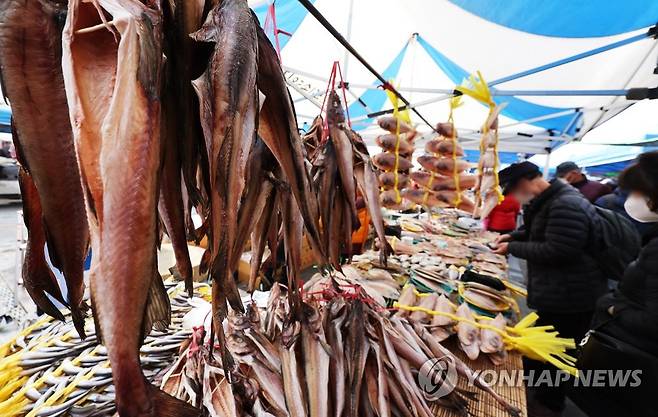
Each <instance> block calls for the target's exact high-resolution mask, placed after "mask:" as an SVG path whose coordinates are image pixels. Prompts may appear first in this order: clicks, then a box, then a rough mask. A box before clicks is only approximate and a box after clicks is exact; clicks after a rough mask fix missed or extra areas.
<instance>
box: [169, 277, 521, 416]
mask: <svg viewBox="0 0 658 417" xmlns="http://www.w3.org/2000/svg"><path fill="white" fill-rule="evenodd" d="M323 279H324V284H322V283H321V282H320V281H322V280H321V279H320V278H318V279H317V282H316V284H315V287H316V288H320V287H323V291H321V292H318V291H315V292H313V293H312V294H308V297H307V298H306V299H305V300H304V301H302V302H300V303H294V302H293V303H291V300H290V299H288V300H287V301H286V296H285V291H284V289H283V288H282V287H280V286H276V287H275V288H274V289H273V290H272V293H271V297H270V300H269V305H268V309H267V311H266V312H265V313H264V314H262V313H260V312H259V311H257V309H255V308H254V307H253V306H250V307H248V309H247V314H246V316H239V315H232V316H230V318H229V324H228V332H227V346H228V349H229V350H230V351H231V353H232V354H233V356H234V357H235V361H236V365H235V369H234V370H233V371H232V372H230V373H227V372H225V370H224V369H222V368H221V367H218V366H215V365H214V364H215V363H216V362H217V361H216V360H214V359H213V358H214V355H215V354H216V353H214V352H211V351H210V349H209V347H208V346H207V344H206V343H202V342H201V341H202V340H205V339H204V338H203V336H204V335H203V332H200V333H199V335H198V336H195V337H194V338H193V341H192V343H190V344H189V347H188V351H187V352H186V353H185V354H183V355H182V356H181V358H180V360H179V361H178V362H177V363H176V364H174V366H173V367H172V368H171V369H170V370H169V372H168V373H167V375H166V376H165V377H164V378H163V381H162V388H163V389H164V390H165V391H167V392H169V393H170V394H172V395H175V396H177V397H178V398H180V399H182V400H185V401H188V402H189V403H193V404H196V405H197V406H203V407H204V408H205V409H206V410H207V412H208V413H209V414H210V415H211V416H236V417H237V416H288V415H291V416H306V415H310V416H329V415H336V416H357V415H358V416H360V415H379V416H425V417H430V416H432V415H433V413H432V411H431V408H432V407H433V406H434V405H435V404H438V405H440V406H443V407H449V408H451V409H454V410H455V411H456V412H457V413H458V414H460V415H464V416H466V415H468V407H469V401H470V400H475V393H472V392H467V391H461V390H459V389H455V390H454V391H452V392H451V393H450V394H448V395H446V396H444V397H441V398H440V399H438V400H436V401H432V400H429V399H428V398H429V396H428V395H427V393H425V392H424V391H423V390H422V389H421V387H420V386H419V384H418V380H417V377H416V376H415V375H416V374H417V373H418V372H419V371H420V369H421V368H423V366H427V363H428V361H430V360H431V359H434V358H446V357H447V358H450V361H451V362H452V363H454V365H455V368H456V371H457V373H458V375H459V376H460V377H462V378H473V382H474V384H475V385H474V386H475V387H478V388H480V389H482V390H484V391H485V392H486V393H485V395H492V396H493V397H494V398H495V400H496V401H497V402H498V403H499V405H500V407H501V408H502V409H504V410H506V411H507V412H508V413H509V414H510V415H512V416H518V415H520V410H519V409H518V408H516V407H515V406H513V405H512V404H509V403H508V402H507V401H506V400H505V399H504V398H502V397H500V396H499V395H498V394H497V393H496V392H495V391H493V390H492V389H491V388H489V387H488V386H487V385H486V384H484V383H483V382H482V381H481V380H480V379H479V378H477V377H475V375H474V373H473V371H471V370H470V369H469V368H468V367H467V366H466V365H465V364H464V363H463V362H462V361H461V360H459V359H458V358H456V357H455V356H454V355H453V354H452V353H451V352H450V351H449V350H447V349H446V348H444V347H443V346H442V345H441V344H440V343H439V342H438V341H437V339H436V338H435V337H434V336H433V335H432V334H431V333H430V332H429V331H428V330H427V329H426V328H425V326H422V325H420V324H419V323H413V322H410V321H408V320H406V319H404V318H401V317H398V316H390V317H389V313H388V312H387V311H386V310H383V309H381V308H380V307H378V306H377V304H375V303H373V301H372V300H371V299H370V298H369V297H367V296H366V295H365V294H364V293H363V291H362V289H361V288H360V287H359V286H358V285H356V284H353V285H337V283H336V281H334V280H333V279H332V278H331V277H328V276H327V277H323ZM429 363H430V364H431V363H432V362H429ZM229 375H230V376H229ZM455 382H456V381H454V380H449V379H448V380H446V383H452V384H454V383H455Z"/></svg>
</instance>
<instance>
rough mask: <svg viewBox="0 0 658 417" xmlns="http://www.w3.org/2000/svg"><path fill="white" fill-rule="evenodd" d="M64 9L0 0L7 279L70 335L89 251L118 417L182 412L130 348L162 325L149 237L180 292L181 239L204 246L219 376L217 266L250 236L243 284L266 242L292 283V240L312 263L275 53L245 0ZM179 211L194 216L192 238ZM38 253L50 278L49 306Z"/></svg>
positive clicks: (228, 289)
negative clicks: (15, 226) (6, 125)
mask: <svg viewBox="0 0 658 417" xmlns="http://www.w3.org/2000/svg"><path fill="white" fill-rule="evenodd" d="M66 3H67V2H62V1H59V0H24V1H23V0H22V1H18V0H7V1H3V2H1V3H0V68H1V69H2V78H3V92H4V93H5V94H6V95H7V98H8V99H9V101H10V103H11V105H12V110H13V117H14V126H15V130H16V132H15V133H16V134H15V140H16V143H17V148H18V150H19V155H20V159H21V162H22V167H23V169H24V171H23V173H22V175H21V183H22V186H23V190H24V192H25V195H26V198H25V212H26V214H27V215H26V216H25V219H26V222H27V225H28V227H29V229H30V234H29V240H30V243H29V244H28V256H27V257H26V263H25V265H24V268H23V270H24V280H25V282H26V284H27V285H26V286H27V287H28V289H29V293H30V295H31V296H32V297H33V299H34V300H35V301H36V302H37V303H38V305H39V306H40V307H41V308H42V309H43V310H44V311H46V312H48V313H49V314H51V315H53V316H54V317H57V318H59V319H62V318H63V316H62V313H61V312H59V311H58V310H57V309H56V308H55V307H54V305H53V304H52V303H51V302H50V301H49V299H48V298H47V297H46V294H50V295H52V296H53V297H54V298H55V299H59V300H60V301H65V304H66V305H67V306H68V307H69V308H70V310H71V313H72V318H73V321H74V323H75V325H76V329H77V331H78V333H79V335H80V336H81V337H84V336H85V329H84V311H85V309H86V306H85V303H84V302H83V293H84V283H83V279H82V278H83V262H84V259H85V257H86V256H87V253H88V247H89V244H91V248H92V251H93V257H92V265H91V270H90V275H91V280H90V282H91V303H92V309H93V314H94V317H95V319H96V335H97V337H98V338H99V339H100V338H101V337H102V339H103V341H104V343H105V345H106V346H107V350H108V357H109V359H110V362H111V363H112V366H113V375H114V382H115V387H116V405H117V409H118V411H119V413H121V414H122V415H126V416H133V415H135V416H136V415H153V416H155V415H180V416H188V415H197V414H198V411H197V410H195V409H194V408H192V407H190V406H189V405H187V404H185V403H183V402H180V401H178V400H175V399H174V398H172V397H170V396H168V395H165V394H164V393H162V392H161V391H159V390H157V389H155V388H154V387H153V386H151V385H150V384H149V383H148V382H147V381H146V380H145V379H144V377H143V374H142V371H141V369H140V364H139V346H140V344H141V343H142V342H143V340H144V337H145V336H146V335H148V334H149V332H150V331H151V328H153V327H155V328H156V329H160V328H165V327H166V326H167V324H168V323H169V321H170V313H171V312H170V305H169V301H168V298H167V297H166V293H165V292H164V287H163V285H162V280H161V279H160V277H159V275H158V273H157V268H156V250H157V246H158V245H159V243H160V239H161V233H160V227H159V225H160V224H162V225H164V230H165V231H166V232H167V234H168V235H169V236H170V238H171V241H172V243H173V246H174V251H175V254H176V260H177V267H178V268H177V269H178V275H180V276H181V277H182V278H183V279H185V281H186V283H187V289H188V292H189V294H190V295H191V294H192V285H191V284H192V281H191V279H192V276H191V267H190V262H189V254H188V253H187V246H186V245H187V238H188V237H193V238H196V239H201V238H202V237H204V236H207V238H208V242H209V248H208V251H207V253H206V254H205V256H204V258H203V262H202V267H203V269H207V270H208V271H209V273H210V276H211V278H212V280H213V282H214V285H213V295H214V296H213V320H214V331H215V335H216V337H217V338H219V340H220V341H221V346H222V347H223V349H222V351H221V352H220V353H221V356H222V358H223V360H224V363H225V365H226V366H227V367H228V366H229V365H230V362H231V358H230V356H229V354H228V351H227V350H226V349H225V347H224V346H225V343H223V342H224V337H223V327H222V321H223V319H224V318H225V317H227V315H228V310H229V306H228V304H230V306H231V308H233V309H234V310H236V311H242V310H243V306H242V303H241V300H240V297H239V295H238V290H237V287H236V285H235V282H234V280H233V271H234V270H235V269H236V267H237V264H238V261H239V257H240V254H241V252H242V250H243V247H244V246H245V243H246V241H247V239H249V236H250V234H251V237H252V246H253V247H254V248H255V249H256V255H257V256H254V257H253V259H254V262H253V268H252V281H255V277H256V276H257V275H258V270H259V268H260V261H261V259H260V258H261V256H258V255H259V254H260V255H262V253H263V248H264V247H265V245H269V246H270V249H271V252H272V253H274V254H276V249H275V247H276V246H277V245H278V241H279V239H282V240H283V242H284V246H285V251H286V258H287V261H288V262H287V266H288V272H289V276H291V277H297V276H298V274H297V272H298V271H297V268H298V266H299V264H300V252H301V241H302V233H303V231H304V229H306V237H307V239H308V240H309V242H310V244H311V247H312V248H313V251H314V253H315V257H316V259H317V263H318V264H319V265H325V264H326V263H327V260H326V256H325V253H327V252H328V250H327V248H326V247H324V245H323V244H322V241H321V238H320V229H319V222H318V219H319V215H318V207H317V199H316V196H315V194H314V192H313V189H312V184H311V179H310V174H309V172H308V170H307V167H306V162H305V158H304V148H303V144H302V142H301V139H300V137H299V134H298V131H297V125H296V120H295V114H294V109H293V106H292V102H291V100H290V96H289V94H288V91H287V89H286V86H285V80H284V77H283V73H282V70H281V67H280V64H279V61H278V58H277V54H276V52H275V50H274V48H273V47H272V45H271V44H270V42H269V40H268V39H267V36H266V35H265V33H264V32H263V30H262V29H261V28H260V25H259V23H258V21H257V19H256V18H255V16H254V14H253V13H252V11H251V10H250V9H249V7H248V5H247V1H246V0H223V1H221V2H218V1H211V0H207V1H205V2H204V1H183V0H172V1H168V2H162V3H161V2H152V1H141V0H93V1H83V0H71V1H69V2H68V9H67V6H66ZM64 21H65V24H64V27H63V28H62V26H61V23H62V22H64ZM26 62H29V65H27V66H26V65H25V63H26ZM259 91H260V93H262V94H260V93H259ZM195 93H196V94H195ZM260 97H263V99H260ZM45 137H47V138H50V139H49V140H44V138H45ZM53 155H57V157H56V158H54V157H53ZM370 181H371V182H373V183H374V182H375V180H370ZM371 188H372V187H371ZM85 206H86V209H85ZM193 211H196V212H197V213H198V214H199V215H200V216H201V217H202V219H203V225H202V226H201V227H200V228H199V229H194V226H193V223H192V221H191V220H190V218H191V213H192V212H193ZM252 232H253V233H252ZM279 234H281V236H282V238H280V237H279ZM44 241H45V242H47V245H48V252H49V254H50V258H51V260H52V263H53V264H54V266H56V267H58V268H59V269H60V270H62V271H63V273H64V276H65V278H66V284H67V293H68V298H67V299H66V300H64V299H63V297H62V296H61V293H60V292H59V289H58V287H57V285H56V283H55V281H54V279H53V276H52V274H51V273H50V271H49V269H48V267H47V264H46V261H45V257H44V253H43V251H42V250H41V248H42V247H43V243H44ZM253 286H254V285H253V283H252V287H253Z"/></svg>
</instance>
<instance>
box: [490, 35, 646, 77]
mask: <svg viewBox="0 0 658 417" xmlns="http://www.w3.org/2000/svg"><path fill="white" fill-rule="evenodd" d="M654 35H655V31H654V30H653V28H652V30H649V31H648V32H646V33H641V34H639V35H635V36H631V37H630V38H626V39H622V40H620V41H617V42H613V43H611V44H608V45H604V46H600V47H598V48H594V49H591V50H589V51H585V52H581V53H579V54H576V55H572V56H570V57H567V58H563V59H559V60H557V61H553V62H550V63H548V64H545V65H540V66H538V67H535V68H531V69H529V70H525V71H522V72H519V73H517V74H512V75H509V76H507V77H503V78H499V79H497V80H494V81H492V82H490V83H489V86H494V85H497V84H502V83H506V82H508V81H512V80H516V79H518V78H522V77H526V76H528V75H532V74H536V73H538V72H542V71H546V70H548V69H551V68H555V67H559V66H560V65H564V64H568V63H569V62H573V61H577V60H579V59H583V58H587V57H589V56H592V55H596V54H600V53H601V52H606V51H609V50H611V49H615V48H619V47H620V46H624V45H628V44H630V43H633V42H637V41H641V40H642V39H647V38H649V37H650V36H654Z"/></svg>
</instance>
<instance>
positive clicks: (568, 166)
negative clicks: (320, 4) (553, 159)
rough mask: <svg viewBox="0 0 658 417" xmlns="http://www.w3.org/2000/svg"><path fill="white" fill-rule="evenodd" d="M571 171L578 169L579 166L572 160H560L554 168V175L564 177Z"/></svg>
mask: <svg viewBox="0 0 658 417" xmlns="http://www.w3.org/2000/svg"><path fill="white" fill-rule="evenodd" d="M571 171H580V167H579V166H578V165H576V163H575V162H573V161H567V162H562V163H561V164H560V165H558V166H557V168H556V169H555V176H557V177H564V176H565V175H567V174H568V173H570V172H571Z"/></svg>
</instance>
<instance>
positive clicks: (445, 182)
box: [405, 122, 476, 212]
mask: <svg viewBox="0 0 658 417" xmlns="http://www.w3.org/2000/svg"><path fill="white" fill-rule="evenodd" d="M436 131H437V132H438V133H439V135H440V136H438V137H436V138H434V139H431V140H429V141H428V142H427V143H426V144H425V155H422V156H420V157H418V163H420V165H421V166H422V167H423V168H424V169H425V170H424V171H415V172H412V173H411V179H412V180H413V182H414V183H415V184H416V185H417V186H418V188H416V189H410V190H408V191H407V192H406V193H405V197H406V198H408V199H409V200H411V201H413V202H414V203H416V204H420V205H423V206H427V207H457V208H459V209H461V210H464V211H468V212H472V211H473V202H472V201H471V200H470V199H469V198H468V197H467V196H466V195H464V193H463V190H467V189H469V188H473V186H475V181H476V177H475V176H473V175H468V174H465V173H464V170H465V169H467V168H468V167H469V165H468V163H467V162H466V161H464V160H462V159H461V157H463V156H464V150H463V149H462V147H461V146H460V145H459V143H458V142H457V131H456V129H455V127H454V125H453V124H452V123H451V122H448V123H439V124H438V126H437V128H436Z"/></svg>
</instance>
